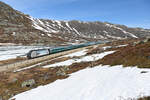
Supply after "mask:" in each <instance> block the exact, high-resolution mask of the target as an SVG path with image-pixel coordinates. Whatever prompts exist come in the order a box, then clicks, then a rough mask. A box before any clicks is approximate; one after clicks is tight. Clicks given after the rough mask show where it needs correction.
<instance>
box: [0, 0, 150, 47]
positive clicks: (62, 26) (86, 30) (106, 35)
mask: <svg viewBox="0 0 150 100" xmlns="http://www.w3.org/2000/svg"><path fill="white" fill-rule="evenodd" d="M146 36H150V30H148V29H142V28H129V27H127V26H124V25H117V24H111V23H108V22H99V21H97V22H83V21H77V20H73V21H57V20H46V19H36V18H32V17H31V16H29V15H26V14H23V13H21V12H19V11H17V10H15V9H13V8H12V7H10V6H9V5H7V4H5V3H3V2H0V42H2V43H7V42H8V43H17V44H19V43H21V44H36V45H40V44H50V45H58V44H66V43H67V44H68V43H72V42H73V43H74V42H84V41H96V40H118V39H133V38H144V37H146Z"/></svg>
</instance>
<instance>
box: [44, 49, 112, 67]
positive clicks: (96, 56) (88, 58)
mask: <svg viewBox="0 0 150 100" xmlns="http://www.w3.org/2000/svg"><path fill="white" fill-rule="evenodd" d="M114 52H115V51H107V52H103V53H100V54H93V55H89V56H85V57H82V58H76V59H69V60H66V61H63V62H58V63H55V64H51V65H46V66H43V68H49V67H57V66H69V65H72V64H73V63H80V62H89V61H96V60H99V59H102V58H103V57H104V56H106V55H109V54H112V53H114Z"/></svg>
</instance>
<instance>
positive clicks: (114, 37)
mask: <svg viewBox="0 0 150 100" xmlns="http://www.w3.org/2000/svg"><path fill="white" fill-rule="evenodd" d="M106 36H107V37H109V38H113V39H123V38H121V37H116V36H112V35H109V34H107V35H106Z"/></svg>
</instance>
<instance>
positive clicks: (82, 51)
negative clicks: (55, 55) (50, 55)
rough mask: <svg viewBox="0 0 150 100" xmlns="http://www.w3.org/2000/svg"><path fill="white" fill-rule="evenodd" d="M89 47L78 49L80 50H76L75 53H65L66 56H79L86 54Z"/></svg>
mask: <svg viewBox="0 0 150 100" xmlns="http://www.w3.org/2000/svg"><path fill="white" fill-rule="evenodd" d="M86 51H87V49H85V50H81V51H78V52H74V53H71V54H68V55H65V56H64V57H78V56H84V55H86V54H87V52H86Z"/></svg>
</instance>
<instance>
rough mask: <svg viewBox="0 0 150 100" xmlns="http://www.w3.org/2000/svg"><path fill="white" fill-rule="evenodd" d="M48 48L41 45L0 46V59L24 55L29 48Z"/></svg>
mask: <svg viewBox="0 0 150 100" xmlns="http://www.w3.org/2000/svg"><path fill="white" fill-rule="evenodd" d="M40 48H49V47H43V46H0V61H1V60H7V59H12V58H16V57H17V56H25V55H26V53H28V52H29V51H30V50H33V49H40Z"/></svg>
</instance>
